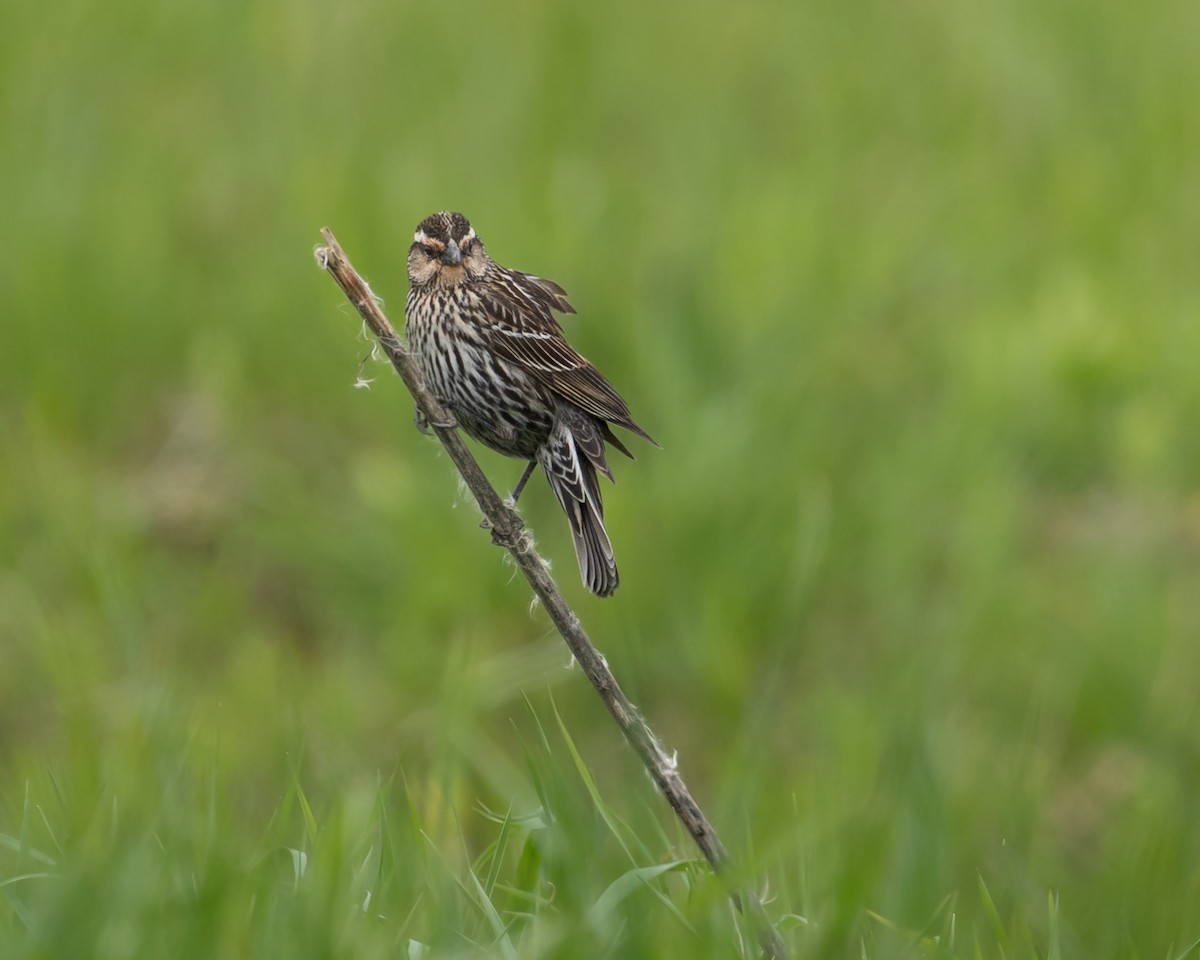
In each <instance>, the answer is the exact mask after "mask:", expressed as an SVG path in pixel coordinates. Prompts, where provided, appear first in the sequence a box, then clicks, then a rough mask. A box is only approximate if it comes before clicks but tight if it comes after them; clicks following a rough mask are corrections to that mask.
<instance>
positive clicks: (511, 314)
mask: <svg viewBox="0 0 1200 960" xmlns="http://www.w3.org/2000/svg"><path fill="white" fill-rule="evenodd" d="M408 283H409V289H408V297H407V299H406V301H405V305H404V329H405V336H406V338H407V339H408V343H409V347H410V349H411V351H412V352H413V354H414V356H415V357H416V359H417V364H418V366H419V367H420V368H421V373H422V374H423V376H424V379H425V383H426V385H427V386H428V387H429V389H430V390H431V392H432V393H433V394H434V395H435V396H436V397H437V399H438V400H439V401H440V402H441V403H442V405H443V406H445V407H446V408H447V410H448V411H449V412H450V413H452V414H453V417H454V421H455V423H456V424H457V425H458V426H460V427H461V428H462V429H463V430H464V431H465V432H466V433H467V435H468V436H470V437H472V438H473V439H475V440H476V441H478V442H479V443H482V444H483V445H484V446H487V447H490V448H491V449H492V450H496V451H498V452H499V453H502V454H505V455H506V456H510V457H516V458H518V459H522V460H527V461H528V464H527V465H526V467H525V472H524V473H523V474H522V475H521V478H520V480H518V481H517V485H516V487H515V488H514V489H513V492H512V494H511V499H512V502H513V504H514V505H515V503H516V501H517V498H518V497H519V496H520V495H521V491H522V490H523V489H524V487H525V484H526V482H527V481H528V480H529V478H530V476H531V475H532V474H533V472H534V470H535V469H537V467H539V466H540V467H541V468H542V472H543V473H544V474H545V475H546V479H547V480H549V482H550V487H551V489H552V490H553V491H554V495H555V497H556V498H557V500H558V502H559V505H560V506H561V507H562V509H563V512H564V513H565V514H566V515H567V521H568V523H569V525H570V528H571V538H572V540H573V542H574V546H575V557H576V559H577V561H578V563H579V573H580V577H581V579H582V580H583V583H584V586H586V587H587V588H588V590H590V591H591V592H592V593H593V594H595V595H596V596H598V597H608V596H611V595H612V593H613V591H615V590H616V589H617V586H618V584H619V583H620V578H619V575H618V572H617V562H616V556H615V553H614V551H613V546H612V541H611V540H610V539H609V536H608V531H607V530H606V529H605V526H604V502H603V500H602V499H601V495H600V483H599V479H598V475H599V474H603V475H604V476H605V477H607V478H608V479H609V480H610V481H612V480H613V474H612V470H611V469H610V468H609V466H608V461H607V458H606V457H605V444H606V443H607V444H611V445H612V446H613V447H615V448H616V449H617V450H619V451H621V453H623V454H625V456H627V457H629V458H630V459H633V454H632V453H631V452H630V451H629V448H628V447H626V446H625V444H624V443H623V442H622V441H621V439H620V438H619V437H618V436H617V435H616V434H615V433H614V432H613V430H612V428H613V426H617V427H621V428H623V429H625V430H628V431H630V432H631V433H634V434H636V435H637V436H639V437H641V438H642V439H644V440H646V441H648V442H650V443H651V444H653V445H654V446H656V447H657V446H658V445H659V444H658V442H657V441H656V440H655V439H654V438H653V437H651V436H650V434H648V433H647V432H646V431H645V430H643V429H642V428H641V427H640V426H639V425H638V424H637V423H636V422H635V421H634V419H633V417H632V416H631V415H630V412H629V407H628V406H627V405H626V403H625V401H624V400H623V399H622V398H621V395H620V394H619V393H617V391H616V389H614V387H613V386H612V384H610V383H609V382H608V380H606V379H605V378H604V376H603V375H602V374H601V373H600V371H598V370H597V369H596V368H595V367H594V366H593V365H592V364H591V363H590V362H589V361H588V360H587V359H585V358H584V357H583V356H582V355H581V354H580V353H579V352H578V351H576V350H575V348H574V347H572V346H571V345H570V344H569V343H568V342H567V339H566V336H565V334H564V333H563V329H562V326H561V325H560V324H559V322H558V319H557V317H556V316H555V315H556V314H571V313H574V312H575V308H574V307H573V306H571V303H570V301H569V300H568V299H567V294H566V291H565V290H563V288H562V287H560V286H559V285H558V284H557V283H555V282H554V281H552V280H546V279H543V278H542V277H538V276H534V275H533V274H530V273H522V272H520V271H519V270H511V269H509V268H508V267H504V266H501V265H500V264H499V263H497V262H496V261H495V260H493V259H492V258H491V257H490V256H489V255H488V252H487V250H486V248H485V247H484V245H483V240H482V239H480V237H479V235H478V234H476V232H475V228H474V227H472V226H471V223H470V221H469V220H467V218H466V217H465V216H463V215H462V214H461V213H454V212H451V211H441V212H439V213H434V214H431V215H430V216H428V217H426V218H425V219H424V220H422V221H421V223H420V224H419V225H418V226H417V229H416V232H415V233H414V234H413V243H412V246H411V247H410V248H409V251H408ZM417 425H418V427H421V428H425V427H427V425H426V424H425V423H424V422H423V419H422V418H421V416H420V412H419V411H418V414H417Z"/></svg>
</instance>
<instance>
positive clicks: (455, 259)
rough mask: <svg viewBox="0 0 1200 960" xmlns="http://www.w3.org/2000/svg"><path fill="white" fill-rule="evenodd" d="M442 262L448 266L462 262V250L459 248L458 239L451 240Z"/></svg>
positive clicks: (455, 265) (454, 265)
mask: <svg viewBox="0 0 1200 960" xmlns="http://www.w3.org/2000/svg"><path fill="white" fill-rule="evenodd" d="M442 263H444V264H445V265H446V266H448V267H457V266H458V265H459V264H461V263H462V251H461V250H459V249H458V241H456V240H451V241H450V243H449V245H448V246H447V247H446V252H445V253H443V254H442Z"/></svg>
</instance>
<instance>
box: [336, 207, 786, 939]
mask: <svg viewBox="0 0 1200 960" xmlns="http://www.w3.org/2000/svg"><path fill="white" fill-rule="evenodd" d="M321 236H322V237H324V238H325V242H326V244H327V246H324V247H318V248H317V249H316V251H315V255H316V258H317V263H318V264H319V265H320V266H321V268H322V269H323V270H327V271H328V272H329V275H330V276H331V277H333V279H334V282H335V283H337V285H338V286H339V287H341V288H342V292H344V293H345V294H346V296H347V298H349V300H350V302H351V303H352V304H354V307H355V309H357V310H358V312H359V314H361V316H362V318H363V320H365V321H366V322H367V325H368V326H369V327H370V328H371V332H372V333H374V334H375V336H376V338H377V339H378V340H379V343H380V346H382V347H383V349H384V352H385V353H386V354H387V355H388V359H389V360H391V361H392V366H393V367H395V368H396V372H397V373H399V374H400V376H401V378H402V379H403V380H404V384H405V386H407V387H408V390H409V392H410V393H411V394H412V395H413V398H414V399H415V400H416V402H417V407H418V408H419V409H420V411H421V413H422V415H423V416H424V417H425V419H426V421H427V422H428V423H429V425H430V427H432V429H433V430H434V432H435V433H436V434H437V437H438V439H439V440H441V442H442V446H444V447H445V448H446V452H447V453H449V454H450V459H451V460H453V461H454V465H455V466H456V467H457V468H458V472H459V473H460V474H462V478H463V480H465V481H466V484H467V486H468V487H470V488H471V493H472V494H474V495H475V499H476V501H478V503H479V509H480V510H482V511H483V515H484V517H485V518H486V519H487V523H488V525H489V526H490V527H491V530H492V539H493V540H494V541H495V542H496V543H497V544H499V545H501V546H503V547H507V548H508V551H509V553H511V554H512V557H513V559H514V560H515V561H516V564H517V566H518V567H519V568H520V570H521V572H522V573H523V574H525V579H526V580H528V581H529V585H530V586H531V587H533V591H534V593H536V594H537V596H538V599H539V600H540V601H541V603H542V606H543V607H544V608H545V610H546V612H547V613H548V614H549V615H550V619H551V620H552V621H554V626H555V627H557V628H558V632H559V633H560V634H562V638H563V639H564V640H565V641H566V642H567V646H568V647H570V648H571V653H572V654H574V655H575V660H576V661H577V662H578V663H579V665H580V666H581V667H582V668H583V672H584V673H585V674H587V678H588V680H590V681H591V683H592V686H593V687H595V688H596V692H597V693H598V694H600V699H601V700H603V701H604V705H605V706H606V707H608V710H609V713H611V714H612V715H613V719H614V720H616V721H617V726H619V727H620V728H621V732H622V733H623V734H625V738H626V739H627V740H628V741H629V742H630V743H631V744H632V745H633V749H634V750H635V751H637V755H638V756H639V757H641V759H642V763H643V764H645V767H646V769H647V770H648V771H649V772H650V776H651V777H653V779H654V782H655V783H656V784H657V785H658V789H659V790H660V791H661V792H662V794H663V796H664V797H666V798H667V802H668V803H669V804H670V805H671V807H672V809H673V810H674V811H675V813H676V814H677V815H678V816H679V819H680V821H681V822H682V823H683V825H684V827H685V828H686V829H687V831H688V833H690V834H691V835H692V837H693V839H695V841H696V844H697V846H699V847H700V850H701V852H702V853H703V854H704V856H705V858H706V859H707V860H708V862H709V863H710V864H712V868H713V870H714V872H716V873H717V874H718V875H719V876H721V877H723V878H725V877H727V871H728V868H729V855H728V854H727V853H726V851H725V847H724V845H722V843H721V840H720V838H719V837H717V834H716V831H715V830H713V828H712V824H710V823H709V822H708V820H707V819H706V818H705V816H704V813H703V812H702V811H701V810H700V807H699V806H698V805H697V803H696V801H695V800H693V799H692V795H691V793H690V792H689V790H688V788H687V784H685V783H684V782H683V778H682V777H681V776H680V775H679V771H678V769H677V766H676V762H675V759H674V757H672V756H668V755H667V753H666V751H665V750H664V749H663V748H662V745H661V744H660V743H659V742H658V738H657V737H656V736H655V735H654V732H653V731H652V730H651V729H650V727H649V726H648V725H647V724H646V721H645V720H644V719H642V716H641V714H640V713H638V711H637V708H636V707H634V705H633V704H632V703H630V702H629V698H628V697H626V696H625V694H624V692H623V691H622V690H621V688H620V686H618V684H617V679H616V677H614V676H613V674H612V671H611V670H609V669H608V663H607V662H606V661H605V659H604V657H603V656H601V655H600V651H598V650H597V649H596V648H595V647H594V646H593V645H592V642H591V640H589V639H588V636H587V634H586V633H585V632H584V630H583V627H582V626H580V623H579V617H577V616H576V615H575V613H574V611H573V610H571V608H570V607H568V606H567V603H566V601H565V600H564V599H563V596H562V594H561V593H560V592H559V589H558V585H557V584H556V583H555V582H554V580H553V578H551V576H550V574H549V573H548V572H547V570H546V563H545V561H544V560H542V558H541V557H540V556H539V555H538V553H537V551H536V550H535V549H534V546H533V538H532V537H530V536H529V534H528V532H526V531H524V530H523V528H524V522H523V521H522V520H521V517H520V515H519V514H518V513H517V512H516V510H514V509H513V508H512V507H511V506H509V505H508V504H507V503H505V501H504V500H502V499H501V498H500V495H499V494H498V493H496V490H495V489H494V488H493V487H492V485H491V483H490V482H489V481H488V479H487V477H486V476H485V475H484V473H483V470H482V469H481V468H480V466H479V464H478V463H477V462H476V461H475V458H474V457H473V456H472V455H471V452H470V451H469V450H468V449H467V447H466V444H464V443H463V441H462V438H461V437H459V435H458V433H457V432H455V430H454V418H453V416H451V414H450V413H449V411H447V410H446V409H445V407H443V406H442V405H441V404H440V403H438V401H437V398H435V397H434V396H433V394H431V393H430V392H429V391H428V390H427V389H426V388H425V381H424V378H423V377H422V376H421V371H420V370H419V369H418V368H417V365H416V363H415V362H414V361H413V358H412V356H411V355H410V354H409V352H408V350H407V349H406V348H405V346H404V344H403V343H402V342H401V341H400V337H399V336H398V335H397V334H396V331H395V329H394V328H393V327H392V325H391V323H390V322H388V319H387V317H385V316H384V314H383V311H382V310H380V309H379V304H378V302H377V301H376V299H375V295H374V294H373V293H371V288H370V287H368V286H367V283H366V281H365V280H363V278H362V277H361V276H359V274H358V272H357V271H356V270H355V269H354V267H352V266H351V265H350V261H349V260H348V259H347V258H346V255H345V253H343V252H342V248H341V247H340V246H339V245H338V242H337V240H335V239H334V236H333V234H332V233H331V232H330V231H329V229H328V228H325V229H323V230H322V231H321ZM731 895H732V896H733V898H734V901H735V902H739V900H743V901H745V902H746V903H747V904H748V905H749V909H750V913H751V916H752V918H753V919H754V921H755V923H756V924H757V925H758V927H759V931H758V932H759V941H760V944H761V946H762V948H763V952H764V953H765V954H766V956H767V957H770V958H772V960H776V958H782V957H784V956H785V951H784V946H783V941H782V940H780V938H779V935H778V934H777V933H776V932H775V929H774V927H772V926H771V924H770V922H769V921H768V920H767V917H766V913H765V911H764V910H763V908H762V904H761V903H760V901H759V899H758V897H757V895H755V894H754V892H753V891H749V890H742V891H738V890H731Z"/></svg>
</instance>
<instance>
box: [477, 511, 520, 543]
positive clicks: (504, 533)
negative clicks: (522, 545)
mask: <svg viewBox="0 0 1200 960" xmlns="http://www.w3.org/2000/svg"><path fill="white" fill-rule="evenodd" d="M479 526H480V527H482V528H483V529H484V530H491V531H492V543H494V544H495V545H496V546H498V547H507V548H508V549H510V550H511V549H512V548H513V547H515V546H516V545H517V543H518V542H519V541H520V537H521V531H522V530H523V529H524V528H525V521H524V520H522V519H521V518H520V517H516V518H515V519H514V520H513V522H512V524H511V525H510V526H509V527H508V529H506V530H500V529H498V528H496V527H493V526H492V524H491V521H490V520H488V518H487V517H484V518H483V519H482V520H480V521H479Z"/></svg>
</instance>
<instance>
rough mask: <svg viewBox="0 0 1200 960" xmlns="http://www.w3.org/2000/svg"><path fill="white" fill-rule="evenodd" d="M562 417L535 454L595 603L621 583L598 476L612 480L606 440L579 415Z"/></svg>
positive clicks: (581, 574)
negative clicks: (559, 508)
mask: <svg viewBox="0 0 1200 960" xmlns="http://www.w3.org/2000/svg"><path fill="white" fill-rule="evenodd" d="M559 412H560V414H562V413H563V412H564V411H559ZM566 413H567V415H565V416H562V415H560V416H556V417H555V421H554V427H553V429H552V430H551V433H550V439H549V440H548V441H547V442H546V444H545V445H544V446H543V447H542V448H541V449H540V450H539V451H538V463H539V464H540V465H541V467H542V472H543V473H545V474H546V478H547V479H548V480H549V481H550V487H551V489H552V490H553V491H554V495H555V497H557V498H558V502H559V505H560V506H561V507H562V508H563V512H564V513H565V514H566V515H567V522H568V523H569V524H570V527H571V538H572V540H574V542H575V558H576V559H577V560H578V561H579V574H580V576H581V577H582V578H583V583H584V586H586V587H587V588H588V589H589V590H590V591H592V593H594V594H596V596H598V597H607V596H611V595H612V593H613V591H614V590H616V589H617V586H618V584H619V582H620V580H619V577H618V575H617V561H616V556H615V554H614V552H613V546H612V541H611V540H609V538H608V531H607V530H605V529H604V503H603V501H602V500H601V499H600V482H599V479H598V477H597V475H596V471H597V469H599V470H601V471H602V472H604V473H605V474H606V475H607V476H608V477H609V478H610V479H611V478H612V474H610V473H609V471H608V465H607V464H606V463H605V462H604V439H603V437H602V436H601V435H600V431H599V430H598V429H597V427H596V424H595V421H594V420H592V418H591V417H588V416H587V415H586V414H582V411H578V410H572V411H567V412H566ZM571 414H582V416H573V415H571ZM597 461H598V462H597Z"/></svg>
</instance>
